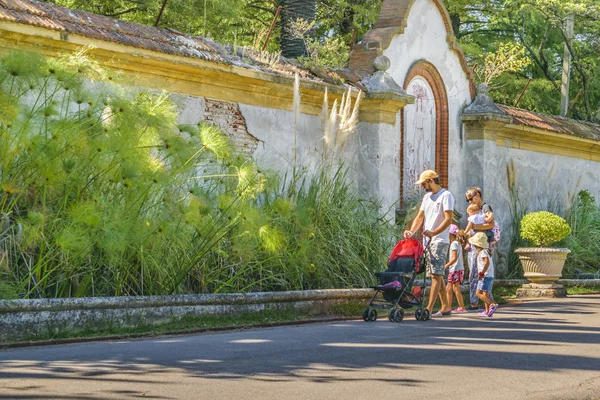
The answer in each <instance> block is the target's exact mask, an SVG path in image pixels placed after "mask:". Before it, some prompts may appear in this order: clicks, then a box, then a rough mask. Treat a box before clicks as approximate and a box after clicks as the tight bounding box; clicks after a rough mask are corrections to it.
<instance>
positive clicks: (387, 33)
mask: <svg viewBox="0 0 600 400" xmlns="http://www.w3.org/2000/svg"><path fill="white" fill-rule="evenodd" d="M432 1H433V3H434V4H435V6H436V7H437V9H438V10H439V12H440V14H441V15H442V19H443V20H444V26H445V28H446V32H447V37H446V41H447V42H448V46H449V47H450V49H451V50H452V51H454V52H455V53H456V54H457V56H458V59H459V60H460V64H461V66H462V68H463V71H464V72H465V74H466V75H467V78H468V79H469V85H470V89H471V97H475V85H474V83H473V81H474V76H473V70H472V69H471V68H470V67H469V65H468V63H467V58H466V57H465V54H464V53H463V51H462V49H461V48H460V46H459V45H458V43H457V41H456V38H455V37H454V30H453V29H452V20H451V19H450V14H448V11H447V10H446V7H444V2H443V0H432ZM414 2H415V0H383V4H382V5H381V10H380V12H379V19H378V20H377V23H376V24H375V28H374V29H371V30H370V31H368V32H367V33H365V35H364V36H363V38H362V39H361V41H360V43H358V44H355V45H354V46H353V47H352V53H351V54H350V63H349V67H350V68H351V69H353V70H354V71H356V72H357V73H359V74H361V75H370V74H372V73H374V72H375V68H374V67H373V62H374V61H375V57H377V56H379V55H381V54H383V51H384V50H386V49H387V48H388V47H390V44H391V42H392V39H393V38H394V36H396V35H401V34H403V33H404V29H406V24H407V21H408V15H409V13H410V9H411V8H412V6H413V4H414Z"/></svg>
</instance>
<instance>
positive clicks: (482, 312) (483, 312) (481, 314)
mask: <svg viewBox="0 0 600 400" xmlns="http://www.w3.org/2000/svg"><path fill="white" fill-rule="evenodd" d="M477 315H478V316H480V317H489V315H487V313H486V312H485V310H484V311H480V312H478V313H477Z"/></svg>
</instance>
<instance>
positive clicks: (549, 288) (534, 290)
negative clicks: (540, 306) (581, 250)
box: [515, 247, 571, 298]
mask: <svg viewBox="0 0 600 400" xmlns="http://www.w3.org/2000/svg"><path fill="white" fill-rule="evenodd" d="M570 252H571V250H569V249H560V248H558V249H555V248H549V247H524V248H520V249H515V253H516V254H517V255H518V256H519V260H520V261H521V265H522V266H523V275H524V276H525V279H527V280H528V281H529V282H531V283H529V284H524V285H523V286H522V287H521V288H519V289H517V293H516V296H517V297H519V298H531V297H566V296H567V291H566V290H565V288H564V286H563V285H559V284H558V283H557V282H556V281H558V279H559V278H560V277H561V275H562V269H563V266H564V265H565V261H566V260H567V255H568V254H569V253H570Z"/></svg>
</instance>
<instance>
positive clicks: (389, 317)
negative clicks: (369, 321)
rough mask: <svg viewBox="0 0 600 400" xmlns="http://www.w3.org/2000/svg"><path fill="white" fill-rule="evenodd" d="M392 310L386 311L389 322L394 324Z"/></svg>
mask: <svg viewBox="0 0 600 400" xmlns="http://www.w3.org/2000/svg"><path fill="white" fill-rule="evenodd" d="M394 311H395V310H394V309H393V308H392V309H391V310H390V311H388V319H389V320H390V322H394Z"/></svg>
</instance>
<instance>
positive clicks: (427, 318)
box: [423, 309, 431, 321]
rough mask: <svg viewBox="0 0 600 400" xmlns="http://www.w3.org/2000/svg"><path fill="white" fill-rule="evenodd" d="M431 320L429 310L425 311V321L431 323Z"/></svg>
mask: <svg viewBox="0 0 600 400" xmlns="http://www.w3.org/2000/svg"><path fill="white" fill-rule="evenodd" d="M430 319H431V313H430V312H429V310H428V309H424V310H423V321H429V320H430Z"/></svg>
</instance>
